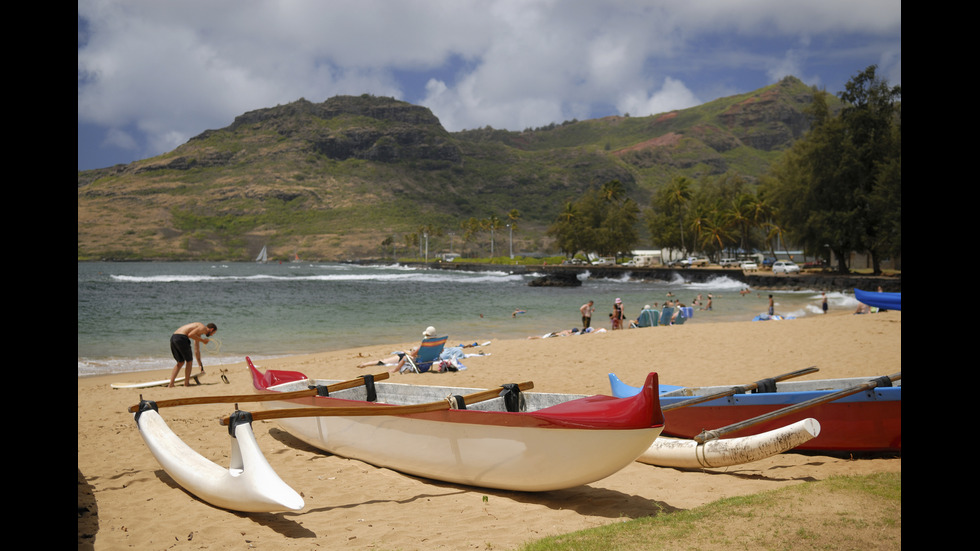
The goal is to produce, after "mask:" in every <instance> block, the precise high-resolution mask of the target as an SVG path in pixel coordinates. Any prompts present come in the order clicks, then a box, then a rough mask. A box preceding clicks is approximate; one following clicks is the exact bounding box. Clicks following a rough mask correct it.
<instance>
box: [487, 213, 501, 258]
mask: <svg viewBox="0 0 980 551" xmlns="http://www.w3.org/2000/svg"><path fill="white" fill-rule="evenodd" d="M501 225H502V223H501V222H500V217H498V216H497V215H496V214H491V215H490V217H489V218H487V219H486V220H484V221H483V228H484V229H487V230H490V258H493V233H494V232H495V231H497V230H499V229H500V226H501Z"/></svg>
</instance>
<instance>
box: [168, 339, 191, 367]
mask: <svg viewBox="0 0 980 551" xmlns="http://www.w3.org/2000/svg"><path fill="white" fill-rule="evenodd" d="M170 352H171V353H172V354H173V355H174V359H175V360H177V361H178V362H188V363H190V362H193V361H194V354H193V353H192V352H191V339H190V337H188V336H187V335H181V334H180V333H174V334H173V335H171V336H170Z"/></svg>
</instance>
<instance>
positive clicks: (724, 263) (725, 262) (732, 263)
mask: <svg viewBox="0 0 980 551" xmlns="http://www.w3.org/2000/svg"><path fill="white" fill-rule="evenodd" d="M739 264H740V262H739V261H738V259H737V258H722V259H721V262H719V263H718V265H719V266H721V267H722V268H737V267H738V265H739Z"/></svg>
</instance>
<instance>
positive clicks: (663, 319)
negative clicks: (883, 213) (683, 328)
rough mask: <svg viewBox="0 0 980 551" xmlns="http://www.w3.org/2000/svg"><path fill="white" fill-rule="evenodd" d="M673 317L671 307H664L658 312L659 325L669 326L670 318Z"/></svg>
mask: <svg viewBox="0 0 980 551" xmlns="http://www.w3.org/2000/svg"><path fill="white" fill-rule="evenodd" d="M672 317H674V308H673V306H664V309H663V310H661V312H660V325H670V318H672Z"/></svg>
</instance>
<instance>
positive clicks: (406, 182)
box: [78, 77, 814, 260]
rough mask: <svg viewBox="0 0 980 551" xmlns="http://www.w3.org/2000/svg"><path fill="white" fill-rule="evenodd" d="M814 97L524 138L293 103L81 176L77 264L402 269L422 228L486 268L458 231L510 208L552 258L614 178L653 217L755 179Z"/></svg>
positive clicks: (379, 102)
mask: <svg viewBox="0 0 980 551" xmlns="http://www.w3.org/2000/svg"><path fill="white" fill-rule="evenodd" d="M813 93H814V90H813V89H812V88H810V87H808V86H806V85H805V84H803V83H802V82H800V81H799V80H798V79H796V78H793V77H787V78H785V79H784V80H782V81H781V82H778V83H776V84H773V85H771V86H767V87H765V88H762V89H760V90H757V91H755V92H751V93H748V94H742V95H738V96H731V97H727V98H722V99H718V100H715V101H712V102H709V103H706V104H703V105H700V106H698V107H694V108H691V109H684V110H678V111H672V112H669V113H663V114H658V115H652V116H647V117H631V116H622V117H605V118H602V119H594V120H587V121H565V122H563V123H561V124H552V125H549V126H547V127H542V128H535V129H526V130H524V131H521V132H516V131H506V130H496V129H493V128H490V127H486V128H482V129H477V130H464V131H461V132H447V131H446V130H445V129H444V128H443V127H442V125H441V124H440V123H439V120H438V119H437V118H436V117H435V116H434V115H433V114H432V113H431V111H429V110H428V109H427V108H424V107H420V106H416V105H411V104H408V103H405V102H402V101H398V100H395V99H392V98H384V97H374V96H368V95H364V96H359V97H353V96H342V97H334V98H330V99H328V100H326V101H325V102H323V103H311V102H309V101H307V100H305V99H300V100H298V101H296V102H293V103H290V104H288V105H280V106H276V107H271V108H267V109H259V110H256V111H251V112H248V113H245V114H243V115H241V116H239V117H238V118H236V119H235V121H234V122H233V123H232V124H231V125H229V126H228V127H226V128H222V129H218V130H207V131H205V132H203V133H202V134H200V135H198V136H196V137H194V138H191V139H190V140H189V141H188V142H187V143H185V144H184V145H181V146H180V147H178V148H176V149H175V150H173V151H171V152H169V153H166V154H164V155H160V156H158V157H153V158H150V159H145V160H141V161H136V162H133V163H130V164H128V165H116V166H113V167H108V168H103V169H97V170H87V171H79V173H78V258H79V259H80V260H83V259H100V258H106V259H119V260H121V259H174V260H178V259H179V260H190V259H212V260H213V259H226V260H247V259H251V258H254V257H255V255H256V254H257V253H258V251H259V249H261V248H262V246H264V245H267V246H268V248H269V252H270V256H271V257H273V258H279V259H287V258H292V257H293V256H294V255H297V254H298V255H299V256H300V257H301V258H304V259H319V260H339V259H349V258H367V257H379V256H381V255H382V254H387V255H389V256H390V255H391V251H392V249H394V251H395V252H396V253H397V254H398V255H399V256H409V255H412V254H413V252H412V251H413V248H415V249H414V250H415V253H414V254H417V251H418V249H417V247H418V241H412V238H413V235H418V233H419V229H420V228H422V227H425V228H427V231H428V233H429V234H430V240H429V251H430V255H434V254H435V253H437V252H442V251H448V250H449V248H450V247H451V246H453V244H455V247H454V250H455V251H456V252H459V250H460V246H461V244H462V242H463V240H464V237H468V238H469V239H470V243H469V246H468V251H475V252H481V251H482V254H484V255H485V254H488V253H489V250H488V247H489V245H487V243H489V240H490V237H489V234H488V233H487V234H481V235H479V236H478V237H476V238H473V237H471V236H468V235H467V236H464V233H465V230H464V229H462V228H461V222H463V221H465V220H468V219H470V218H476V219H484V220H485V219H487V218H489V217H491V216H496V217H498V218H499V219H500V220H501V221H502V224H505V223H507V222H508V221H510V219H509V218H508V213H511V212H512V211H514V210H515V209H516V210H517V211H518V213H519V218H518V219H517V220H516V228H517V230H516V231H515V232H514V240H515V249H516V250H520V251H524V252H530V251H544V250H548V249H549V245H548V242H547V239H546V238H545V237H544V230H545V228H546V227H547V225H548V224H550V223H551V222H552V221H553V220H554V218H555V216H556V215H557V214H558V212H559V210H560V209H561V207H562V205H563V204H564V203H565V202H566V201H569V200H574V199H576V198H577V197H578V196H579V195H580V194H581V193H582V192H583V191H584V190H586V189H588V188H589V187H590V186H597V185H601V184H603V183H605V182H607V181H610V180H619V181H620V182H621V183H622V184H623V187H624V188H625V189H626V191H627V193H628V195H629V196H630V197H632V198H633V199H635V200H636V201H637V202H639V203H640V204H641V205H642V206H645V205H647V204H648V203H649V198H650V196H651V194H652V193H653V192H654V191H655V190H656V189H657V188H658V187H659V186H661V185H663V184H664V183H665V182H669V181H670V180H671V179H672V178H673V177H675V176H677V175H684V176H687V177H690V178H692V179H695V180H698V179H702V178H711V177H713V176H718V175H722V174H725V173H737V174H739V175H740V176H741V177H743V178H744V179H746V180H747V181H749V182H754V181H756V180H757V179H758V177H760V176H761V175H763V174H764V173H765V172H766V170H767V169H768V167H769V166H770V164H771V163H772V162H773V161H775V160H776V159H778V158H779V156H780V155H781V154H782V153H783V152H784V151H785V150H786V149H787V148H788V147H789V145H790V144H792V143H793V141H794V140H796V139H798V138H800V137H801V136H802V135H803V134H804V133H805V132H806V130H807V128H808V122H807V117H806V116H805V114H804V110H805V109H806V107H807V106H808V105H809V104H810V102H811V101H812V97H813ZM503 231H504V229H498V230H497V231H496V239H497V246H498V249H497V251H498V253H499V251H500V250H502V249H500V248H499V247H500V244H501V243H502V240H501V233H502V232H503ZM386 239H388V240H389V241H388V244H387V245H386V246H385V247H382V242H383V241H385V240H386ZM480 247H483V248H484V249H487V250H482V249H481V248H480Z"/></svg>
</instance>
